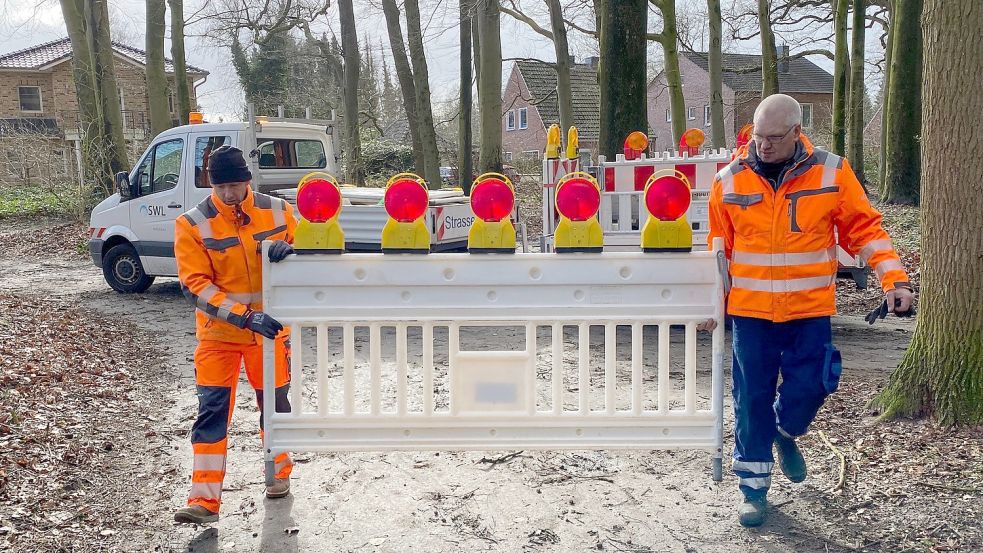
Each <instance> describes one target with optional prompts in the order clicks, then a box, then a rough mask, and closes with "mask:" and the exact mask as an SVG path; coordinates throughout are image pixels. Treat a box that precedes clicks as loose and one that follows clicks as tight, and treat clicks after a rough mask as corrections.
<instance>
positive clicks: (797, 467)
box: [775, 434, 806, 483]
mask: <svg viewBox="0 0 983 553" xmlns="http://www.w3.org/2000/svg"><path fill="white" fill-rule="evenodd" d="M775 449H776V450H777V452H778V466H780V467H781V468H782V472H783V473H785V476H786V477H788V479H789V480H791V481H792V482H796V483H798V482H802V481H803V480H805V479H806V460H805V458H803V457H802V452H801V451H799V446H797V445H795V438H788V437H786V436H784V435H782V434H778V436H777V437H776V438H775Z"/></svg>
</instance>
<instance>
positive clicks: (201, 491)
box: [188, 482, 222, 499]
mask: <svg viewBox="0 0 983 553" xmlns="http://www.w3.org/2000/svg"><path fill="white" fill-rule="evenodd" d="M188 497H189V498H191V499H196V498H199V497H202V498H205V499H221V498H222V483H221V482H192V483H191V493H190V494H188Z"/></svg>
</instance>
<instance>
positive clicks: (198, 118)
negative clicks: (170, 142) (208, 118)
mask: <svg viewBox="0 0 983 553" xmlns="http://www.w3.org/2000/svg"><path fill="white" fill-rule="evenodd" d="M204 120H205V118H204V116H203V115H202V113H201V112H200V111H189V112H188V124H189V125H199V124H201V123H202V122H204Z"/></svg>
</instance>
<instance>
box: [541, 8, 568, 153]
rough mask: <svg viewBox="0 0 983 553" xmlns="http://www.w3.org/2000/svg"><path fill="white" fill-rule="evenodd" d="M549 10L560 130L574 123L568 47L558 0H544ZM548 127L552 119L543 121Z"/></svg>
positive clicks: (561, 9)
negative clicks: (554, 56) (554, 55)
mask: <svg viewBox="0 0 983 553" xmlns="http://www.w3.org/2000/svg"><path fill="white" fill-rule="evenodd" d="M546 5H547V7H549V10H550V29H551V30H552V31H553V50H554V52H555V54H556V99H557V104H558V107H559V110H560V129H561V130H562V132H564V133H565V132H567V130H568V129H569V128H570V127H572V126H573V125H574V122H573V89H572V88H571V87H570V48H569V47H568V46H567V27H566V23H564V22H563V7H562V6H561V5H560V0H546ZM543 123H544V124H545V125H546V126H547V127H548V126H549V125H550V124H551V123H553V121H543Z"/></svg>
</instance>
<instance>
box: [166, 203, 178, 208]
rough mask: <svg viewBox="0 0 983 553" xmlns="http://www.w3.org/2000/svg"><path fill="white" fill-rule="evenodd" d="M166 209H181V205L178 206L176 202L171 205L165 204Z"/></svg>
mask: <svg viewBox="0 0 983 553" xmlns="http://www.w3.org/2000/svg"><path fill="white" fill-rule="evenodd" d="M167 207H173V208H174V209H179V208H180V207H181V204H179V203H177V202H171V203H169V204H167Z"/></svg>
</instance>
